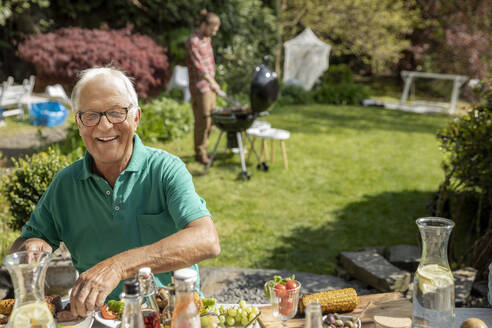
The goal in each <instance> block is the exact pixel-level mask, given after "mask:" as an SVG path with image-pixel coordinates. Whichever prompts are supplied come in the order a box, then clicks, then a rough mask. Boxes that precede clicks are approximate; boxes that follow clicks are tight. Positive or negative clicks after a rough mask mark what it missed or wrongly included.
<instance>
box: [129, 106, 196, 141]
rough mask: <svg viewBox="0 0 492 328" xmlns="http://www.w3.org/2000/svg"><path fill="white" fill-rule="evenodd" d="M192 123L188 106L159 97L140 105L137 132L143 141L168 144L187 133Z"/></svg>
mask: <svg viewBox="0 0 492 328" xmlns="http://www.w3.org/2000/svg"><path fill="white" fill-rule="evenodd" d="M192 122H193V117H192V110H191V106H190V104H188V103H179V102H177V101H175V100H173V99H170V98H166V97H160V98H157V99H155V100H153V101H152V102H150V103H148V104H145V105H142V119H141V120H140V124H139V126H138V130H137V132H138V134H139V136H140V137H141V138H142V139H143V140H144V141H151V142H156V141H161V142H169V141H171V140H174V139H177V138H180V137H182V136H184V135H186V134H187V133H189V132H190V131H191V126H192Z"/></svg>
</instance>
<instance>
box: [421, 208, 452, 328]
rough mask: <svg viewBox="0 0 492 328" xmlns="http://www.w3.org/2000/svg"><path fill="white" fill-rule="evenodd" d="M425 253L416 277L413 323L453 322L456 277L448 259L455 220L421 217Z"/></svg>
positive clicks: (445, 327)
mask: <svg viewBox="0 0 492 328" xmlns="http://www.w3.org/2000/svg"><path fill="white" fill-rule="evenodd" d="M417 226H418V228H419V231H420V236H421V237H422V257H421V258H420V264H419V267H418V268H417V272H416V273H415V277H414V281H413V316H412V327H415V328H417V327H418V328H423V327H426V328H427V327H429V328H430V327H432V328H449V327H453V326H454V278H453V274H452V272H451V269H450V268H449V263H448V241H449V236H450V234H451V230H453V227H454V222H453V221H451V220H448V219H443V218H434V217H430V218H421V219H418V220H417Z"/></svg>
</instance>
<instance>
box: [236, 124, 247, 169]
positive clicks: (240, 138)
mask: <svg viewBox="0 0 492 328" xmlns="http://www.w3.org/2000/svg"><path fill="white" fill-rule="evenodd" d="M236 138H237V144H238V146H239V155H240V156H241V169H242V170H243V172H246V163H245V161H244V150H243V140H242V137H241V132H236Z"/></svg>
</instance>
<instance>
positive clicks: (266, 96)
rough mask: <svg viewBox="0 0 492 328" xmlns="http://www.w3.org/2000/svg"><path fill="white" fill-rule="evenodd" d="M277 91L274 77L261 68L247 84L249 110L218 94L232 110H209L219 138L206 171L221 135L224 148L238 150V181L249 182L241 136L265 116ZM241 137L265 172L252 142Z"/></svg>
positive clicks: (277, 87) (258, 68)
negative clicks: (224, 135) (218, 132)
mask: <svg viewBox="0 0 492 328" xmlns="http://www.w3.org/2000/svg"><path fill="white" fill-rule="evenodd" d="M278 89H279V86H278V79H277V74H276V73H275V72H272V71H271V70H270V69H269V68H268V67H266V66H265V65H263V64H261V65H259V66H257V67H256V69H255V73H254V76H253V81H252V82H251V90H250V95H249V96H250V103H251V107H248V106H247V105H243V104H240V103H238V102H237V101H235V100H234V99H231V98H229V97H228V96H227V95H226V94H225V93H222V94H219V95H221V96H222V97H223V98H225V99H226V100H227V101H228V102H230V103H231V104H233V106H231V107H222V108H216V109H213V110H212V112H211V114H210V116H211V118H212V123H213V124H214V125H215V126H217V127H218V128H219V129H220V134H219V138H218V139H217V142H216V143H215V146H214V150H213V153H212V156H211V157H210V162H209V164H208V165H207V167H206V170H207V169H208V168H209V167H210V166H211V165H212V164H213V161H214V159H215V156H216V153H217V147H218V145H219V143H220V139H221V137H222V135H223V134H224V132H225V133H226V135H227V148H239V155H240V156H241V169H242V170H241V172H240V173H239V176H238V178H240V179H247V180H249V178H250V177H251V175H250V174H249V172H248V171H247V170H246V163H245V160H244V149H243V142H242V133H243V132H244V131H246V130H247V129H249V128H250V127H251V125H252V124H253V122H254V121H255V119H256V118H257V117H258V116H262V115H267V114H268V113H267V110H268V108H269V107H270V106H271V105H272V104H273V103H274V102H275V100H276V99H277V95H278ZM245 135H246V138H247V139H248V140H249V142H250V144H251V150H252V151H253V152H254V153H255V155H256V158H257V159H258V165H257V168H258V169H262V170H265V171H267V170H268V165H267V163H265V162H261V160H260V156H259V155H258V153H257V152H256V150H255V149H254V146H253V141H252V140H251V138H250V137H249V136H248V135H247V134H245Z"/></svg>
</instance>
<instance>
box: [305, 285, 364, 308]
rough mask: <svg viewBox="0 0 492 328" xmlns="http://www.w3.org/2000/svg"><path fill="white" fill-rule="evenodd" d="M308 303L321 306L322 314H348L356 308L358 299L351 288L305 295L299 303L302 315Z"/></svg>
mask: <svg viewBox="0 0 492 328" xmlns="http://www.w3.org/2000/svg"><path fill="white" fill-rule="evenodd" d="M309 302H316V303H319V304H321V312H323V313H333V312H348V311H352V310H354V309H355V308H356V307H357V304H358V303H359V297H358V296H357V292H356V291H355V289H353V288H343V289H336V290H329V291H323V292H319V293H315V294H311V295H306V296H303V297H302V298H301V301H300V302H299V311H300V312H301V313H304V308H305V307H306V305H307V304H308V303H309Z"/></svg>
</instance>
